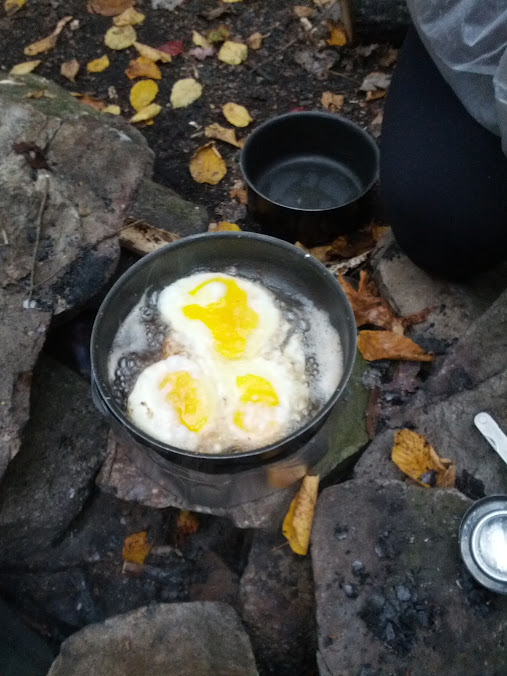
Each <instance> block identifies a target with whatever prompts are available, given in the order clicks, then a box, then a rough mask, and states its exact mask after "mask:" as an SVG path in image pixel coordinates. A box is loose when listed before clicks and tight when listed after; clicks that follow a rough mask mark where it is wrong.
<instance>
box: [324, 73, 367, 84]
mask: <svg viewBox="0 0 507 676" xmlns="http://www.w3.org/2000/svg"><path fill="white" fill-rule="evenodd" d="M329 72H330V73H333V75H338V77H343V78H345V79H346V80H350V81H351V82H354V83H355V84H357V85H360V84H361V83H360V82H359V80H354V78H353V77H349V76H348V75H342V73H337V72H336V71H335V70H330V71H329Z"/></svg>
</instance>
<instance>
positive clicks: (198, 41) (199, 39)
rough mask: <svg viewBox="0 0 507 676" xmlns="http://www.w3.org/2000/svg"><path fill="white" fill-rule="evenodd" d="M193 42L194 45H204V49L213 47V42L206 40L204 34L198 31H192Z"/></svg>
mask: <svg viewBox="0 0 507 676" xmlns="http://www.w3.org/2000/svg"><path fill="white" fill-rule="evenodd" d="M192 42H193V43H194V45H197V46H198V47H202V48H203V49H209V48H210V47H211V44H210V43H209V42H208V41H207V40H206V38H205V37H204V35H201V34H200V33H198V32H197V31H192Z"/></svg>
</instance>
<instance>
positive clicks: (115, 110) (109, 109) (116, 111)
mask: <svg viewBox="0 0 507 676" xmlns="http://www.w3.org/2000/svg"><path fill="white" fill-rule="evenodd" d="M102 112H103V113H110V114H111V115H120V114H121V108H120V106H117V105H115V104H110V105H109V106H106V107H105V108H104V109H103V111H102Z"/></svg>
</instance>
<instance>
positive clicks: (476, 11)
mask: <svg viewBox="0 0 507 676" xmlns="http://www.w3.org/2000/svg"><path fill="white" fill-rule="evenodd" d="M407 4H408V8H409V11H410V14H411V17H412V21H413V22H414V25H415V27H416V30H417V32H418V33H419V35H420V37H421V40H422V41H423V43H424V45H425V47H426V49H427V50H428V52H429V54H430V55H431V57H432V59H433V61H434V62H435V64H436V66H437V68H438V69H439V71H440V72H441V74H442V76H443V77H444V78H445V79H446V80H447V82H448V83H449V85H450V86H451V87H452V89H453V90H454V92H455V94H456V95H457V96H458V98H459V99H460V100H461V102H462V103H463V105H464V106H465V108H466V109H467V111H468V112H469V113H470V115H472V117H474V118H475V119H476V120H477V121H478V122H479V123H480V124H482V125H483V126H484V127H486V129H489V130H490V131H491V132H493V133H494V134H497V135H498V136H500V137H501V139H502V148H503V151H504V153H505V154H506V155H507V0H407Z"/></svg>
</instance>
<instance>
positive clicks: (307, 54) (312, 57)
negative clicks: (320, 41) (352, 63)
mask: <svg viewBox="0 0 507 676" xmlns="http://www.w3.org/2000/svg"><path fill="white" fill-rule="evenodd" d="M337 58H338V55H337V52H336V51H331V50H330V49H326V50H324V51H323V52H315V50H313V49H301V50H299V51H297V52H296V53H295V54H294V61H295V62H296V63H298V64H299V65H300V66H301V67H302V68H304V69H305V70H306V71H307V72H308V73H310V74H311V75H314V76H315V77H316V78H317V80H324V79H325V78H326V77H327V76H328V71H329V70H330V69H331V68H332V67H333V66H334V64H335V63H336V60H337Z"/></svg>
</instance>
